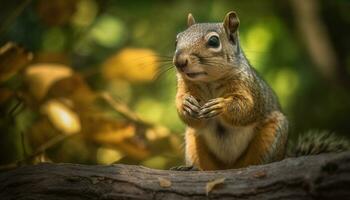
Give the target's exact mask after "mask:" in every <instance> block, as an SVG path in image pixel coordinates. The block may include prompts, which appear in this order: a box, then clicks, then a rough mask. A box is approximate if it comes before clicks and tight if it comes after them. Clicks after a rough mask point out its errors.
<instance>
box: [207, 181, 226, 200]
mask: <svg viewBox="0 0 350 200" xmlns="http://www.w3.org/2000/svg"><path fill="white" fill-rule="evenodd" d="M224 181H225V178H219V179H215V180H213V181H210V182H208V183H207V185H206V193H207V196H208V195H209V193H210V192H211V191H212V190H213V189H214V188H215V187H217V186H219V185H221V184H223V183H224Z"/></svg>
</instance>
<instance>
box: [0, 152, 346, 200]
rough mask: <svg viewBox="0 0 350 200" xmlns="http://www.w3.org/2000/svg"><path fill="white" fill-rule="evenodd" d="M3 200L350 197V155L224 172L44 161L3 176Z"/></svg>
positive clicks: (0, 191)
mask: <svg viewBox="0 0 350 200" xmlns="http://www.w3.org/2000/svg"><path fill="white" fill-rule="evenodd" d="M213 181H214V182H215V181H216V182H217V184H216V185H215V183H213ZM211 186H214V187H213V188H211ZM0 199H3V200H7V199H16V200H21V199H54V200H60V199H62V200H67V199H73V200H74V199H77V200H80V199H350V152H344V153H338V154H323V155H317V156H306V157H298V158H288V159H285V160H283V161H280V162H275V163H271V164H267V165H260V166H251V167H248V168H244V169H234V170H222V171H169V170H155V169H149V168H145V167H141V166H132V165H122V164H118V165H109V166H101V165H78V164H58V163H54V164H53V163H51V164H49V163H46V164H45V163H44V164H39V165H33V166H24V167H19V168H16V169H13V170H10V171H6V172H1V173H0Z"/></svg>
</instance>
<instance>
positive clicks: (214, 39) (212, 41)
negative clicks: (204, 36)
mask: <svg viewBox="0 0 350 200" xmlns="http://www.w3.org/2000/svg"><path fill="white" fill-rule="evenodd" d="M208 46H209V47H212V48H218V47H219V46H220V40H219V37H218V36H216V35H213V36H211V37H210V38H209V40H208Z"/></svg>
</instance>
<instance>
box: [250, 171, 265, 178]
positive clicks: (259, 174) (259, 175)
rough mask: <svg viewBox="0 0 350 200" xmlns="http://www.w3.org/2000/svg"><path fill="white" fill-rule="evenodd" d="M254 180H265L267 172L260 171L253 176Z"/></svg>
mask: <svg viewBox="0 0 350 200" xmlns="http://www.w3.org/2000/svg"><path fill="white" fill-rule="evenodd" d="M253 177H254V178H264V177H266V172H265V171H258V172H256V173H255V174H253Z"/></svg>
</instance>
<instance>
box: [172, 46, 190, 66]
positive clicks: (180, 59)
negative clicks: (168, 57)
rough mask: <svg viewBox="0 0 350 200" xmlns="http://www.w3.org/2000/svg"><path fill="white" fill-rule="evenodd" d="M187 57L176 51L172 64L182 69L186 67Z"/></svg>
mask: <svg viewBox="0 0 350 200" xmlns="http://www.w3.org/2000/svg"><path fill="white" fill-rule="evenodd" d="M188 62H189V56H188V55H187V54H185V53H183V52H182V51H179V50H177V51H176V52H175V59H174V64H175V66H176V67H177V68H179V69H183V68H185V67H186V66H187V65H188Z"/></svg>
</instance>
